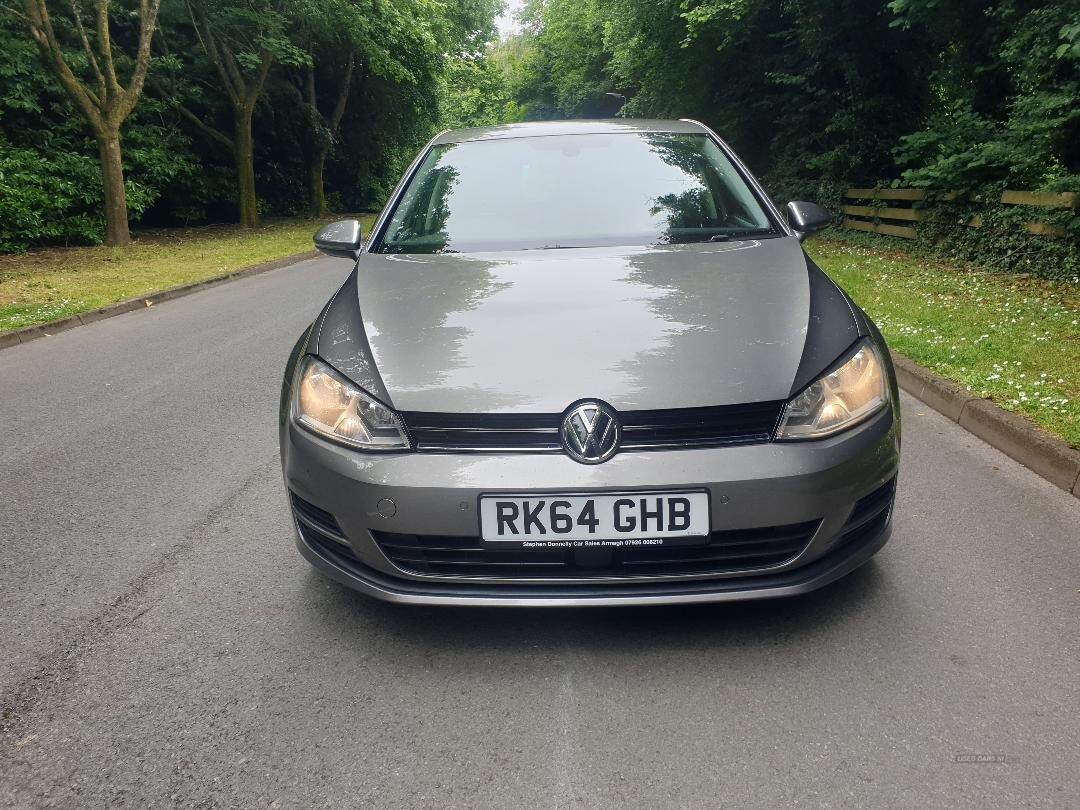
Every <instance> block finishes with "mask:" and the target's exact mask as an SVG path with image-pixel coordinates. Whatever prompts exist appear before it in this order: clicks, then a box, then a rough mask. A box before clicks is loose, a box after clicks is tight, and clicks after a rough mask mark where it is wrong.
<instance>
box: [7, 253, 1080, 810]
mask: <svg viewBox="0 0 1080 810" xmlns="http://www.w3.org/2000/svg"><path fill="white" fill-rule="evenodd" d="M347 272H348V265H347V263H345V262H341V261H334V260H313V261H307V262H303V263H301V264H299V265H295V266H294V267H292V268H288V269H285V270H279V271H275V272H272V273H268V274H266V275H262V276H257V277H252V278H247V279H243V280H240V281H237V282H235V283H232V284H228V285H225V286H222V287H217V288H215V289H211V290H207V291H204V292H201V293H198V294H195V295H191V296H189V297H187V298H183V299H181V300H177V301H173V302H168V303H165V304H161V305H159V306H155V307H153V308H152V309H150V310H148V311H141V312H136V313H131V314H127V315H123V316H120V317H117V318H112V319H110V320H106V321H102V322H100V323H97V324H94V325H91V326H87V327H83V328H78V329H74V330H72V331H69V332H65V333H61V334H58V335H56V336H54V337H51V338H47V339H42V340H38V341H35V342H32V343H29V344H27V345H24V346H19V347H15V348H12V349H7V350H4V351H2V352H0V424H2V426H3V440H2V442H0V541H2V543H3V563H2V567H0V704H2V710H0V711H2V714H0V805H12V806H20V807H22V806H28V807H29V806H51V805H59V806H92V807H100V806H105V805H113V806H133V807H143V806H147V805H179V806H184V807H191V806H218V805H220V806H237V807H258V806H266V805H272V806H283V807H288V806H298V805H300V806H306V805H335V806H358V805H372V806H381V807H392V808H397V807H412V806H424V807H440V808H441V807H465V806H475V807H574V806H582V807H598V806H639V807H649V808H655V807H713V806H718V805H725V804H730V805H771V806H775V805H778V804H781V803H782V804H795V803H798V804H800V805H809V806H819V805H831V806H844V805H846V806H851V805H856V806H884V805H892V806H909V807H910V806H943V805H959V806H970V807H982V806H1010V805H1025V804H1037V805H1040V806H1051V805H1056V806H1069V805H1072V806H1077V805H1080V742H1078V740H1080V714H1078V710H1080V500H1077V499H1076V498H1074V497H1072V496H1070V495H1068V494H1066V493H1064V492H1062V491H1060V490H1058V489H1056V488H1055V487H1053V486H1051V485H1050V484H1048V483H1046V482H1045V481H1043V480H1042V479H1040V478H1038V477H1037V476H1035V475H1034V474H1033V473H1031V472H1029V471H1027V470H1026V469H1024V468H1022V467H1020V466H1019V465H1017V464H1015V463H1014V462H1012V461H1011V460H1009V459H1008V458H1006V457H1005V456H1003V455H1001V454H1000V453H998V452H996V451H994V450H992V449H991V448H989V447H988V446H986V445H985V444H983V443H982V442H981V441H980V440H978V439H976V438H974V437H973V436H971V435H970V434H968V433H966V432H965V431H963V430H961V429H960V428H959V427H958V426H957V425H955V424H953V423H952V422H949V421H947V420H945V419H944V418H942V417H940V416H938V415H937V414H936V413H934V412H933V411H931V410H929V409H928V408H926V407H925V406H923V405H922V404H921V403H919V402H917V401H914V400H911V399H908V400H907V401H906V402H905V403H904V410H905V419H906V422H905V431H906V435H905V445H904V460H903V471H902V474H901V482H900V493H899V503H898V506H897V517H896V527H895V531H894V534H893V539H892V541H891V542H890V544H889V545H888V546H886V548H885V550H884V551H883V552H882V553H881V554H880V555H878V557H877V558H876V560H875V561H874V562H872V563H871V564H870V565H868V566H866V567H864V568H863V569H861V570H860V571H858V572H856V573H855V574H853V575H852V576H850V577H849V578H847V579H846V580H843V581H841V582H839V583H837V584H835V585H833V586H831V587H829V588H827V589H825V590H823V591H819V592H817V593H815V594H812V595H810V596H807V597H801V598H797V599H790V600H785V601H778V602H771V603H752V604H746V605H735V606H730V605H728V606H713V607H697V608H692V609H687V608H678V609H675V608H671V609H668V608H663V609H655V608H654V609H593V610H559V611H489V612H485V611H478V610H461V609H455V610H449V609H415V608H401V607H393V606H387V605H383V604H379V603H375V602H372V601H368V600H367V599H365V598H363V597H361V596H358V595H355V594H353V593H351V592H350V591H348V590H346V589H344V588H342V587H340V586H338V585H336V584H333V583H330V582H328V581H326V580H324V579H322V578H321V577H320V576H319V575H317V574H316V573H314V572H313V571H312V570H310V569H309V567H308V565H307V563H305V562H304V561H303V560H302V559H301V558H300V557H299V556H298V554H297V553H296V551H295V549H294V547H293V537H292V530H291V528H290V525H289V518H288V513H287V510H286V505H285V499H284V496H283V491H282V485H281V478H280V470H279V463H278V454H277V446H276V441H277V440H276V405H277V403H276V400H277V396H278V381H279V377H280V374H281V370H282V367H283V364H284V361H285V358H286V355H287V353H288V350H289V348H290V347H291V346H292V343H293V341H294V339H295V337H296V336H297V335H298V334H299V333H300V332H301V331H302V329H303V328H304V326H305V325H306V324H307V323H308V322H309V321H310V320H311V318H312V317H313V316H314V315H315V314H316V313H317V312H318V309H319V307H320V305H321V304H322V303H323V301H324V300H325V299H326V298H327V296H328V295H329V293H330V292H331V291H332V290H333V289H334V288H335V287H336V286H337V284H338V283H339V282H340V281H341V280H342V279H343V278H344V277H345V275H346V274H347ZM970 754H985V755H991V756H995V757H996V756H1004V757H1005V761H1004V762H987V763H967V762H957V761H956V760H957V757H958V756H962V755H970Z"/></svg>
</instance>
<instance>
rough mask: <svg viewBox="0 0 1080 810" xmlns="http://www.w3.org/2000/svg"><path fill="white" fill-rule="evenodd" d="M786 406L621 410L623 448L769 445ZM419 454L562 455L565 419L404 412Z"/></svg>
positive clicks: (759, 404) (538, 415)
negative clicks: (560, 453) (561, 433)
mask: <svg viewBox="0 0 1080 810" xmlns="http://www.w3.org/2000/svg"><path fill="white" fill-rule="evenodd" d="M782 407H783V402H755V403H751V404H748V405H720V406H716V407H708V408H672V409H668V410H656V411H623V412H621V413H620V414H619V422H620V424H621V425H622V430H623V436H622V444H621V447H622V448H624V449H636V450H666V449H687V448H694V447H721V446H724V445H730V444H750V443H754V442H767V441H769V439H770V438H771V436H772V431H773V428H774V427H775V426H776V422H777V420H778V419H779V418H780V410H781V408H782ZM402 417H403V418H404V420H405V425H406V429H407V430H408V432H409V435H410V436H411V437H412V440H413V442H414V444H415V446H416V449H417V450H420V451H425V450H426V451H429V452H453V451H471V452H490V453H493V452H516V453H554V452H559V451H561V450H562V444H561V442H560V440H559V426H560V425H561V424H562V419H563V415H562V414H542V413H533V414H502V413H490V414H456V413H421V412H415V411H414V412H411V413H404V414H402Z"/></svg>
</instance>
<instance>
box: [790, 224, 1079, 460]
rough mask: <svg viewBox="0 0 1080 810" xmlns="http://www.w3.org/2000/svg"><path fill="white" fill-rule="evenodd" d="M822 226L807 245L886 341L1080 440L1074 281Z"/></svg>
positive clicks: (1051, 429)
mask: <svg viewBox="0 0 1080 810" xmlns="http://www.w3.org/2000/svg"><path fill="white" fill-rule="evenodd" d="M875 242H876V243H875V244H874V245H873V246H870V245H869V244H868V243H867V241H866V240H858V239H854V240H849V239H844V238H839V237H833V236H829V235H828V234H826V235H824V236H821V237H818V238H816V239H812V240H810V241H808V242H807V244H806V248H807V252H808V253H809V254H810V255H811V256H812V257H813V258H814V260H815V261H816V262H817V263H818V265H820V266H821V268H822V269H823V270H825V272H827V273H828V274H829V275H830V276H832V278H833V279H834V280H835V281H836V282H837V283H838V284H840V285H841V286H842V287H843V288H844V289H845V290H847V292H848V294H850V295H851V297H852V298H854V299H855V301H856V302H857V303H858V304H859V306H861V307H862V308H863V309H865V310H866V312H867V313H868V314H869V315H870V317H872V318H873V319H874V321H875V323H877V325H878V327H879V328H880V329H881V331H882V334H884V335H885V339H886V340H887V341H888V342H889V345H890V346H891V347H892V348H894V349H896V350H898V351H900V352H902V353H904V354H906V355H907V356H908V357H910V358H911V359H912V360H914V361H915V362H916V363H919V364H920V365H923V366H925V367H927V368H929V369H932V370H933V371H934V372H936V373H937V374H940V375H941V376H942V377H946V378H948V379H950V380H953V381H955V382H958V383H960V384H961V385H963V386H965V387H966V388H968V389H970V390H971V391H972V392H974V393H975V394H976V395H978V396H981V397H986V398H988V399H991V400H993V401H994V402H995V403H997V404H998V405H1000V406H1001V407H1002V408H1004V409H1006V410H1009V411H1015V412H1017V413H1020V414H1023V415H1025V416H1027V417H1029V418H1030V419H1031V420H1032V421H1034V422H1035V423H1036V424H1037V425H1039V426H1040V427H1042V428H1044V429H1045V430H1047V431H1049V432H1050V433H1054V434H1056V435H1058V436H1060V437H1062V438H1063V439H1065V441H1066V442H1068V443H1069V444H1070V445H1072V446H1073V447H1080V287H1077V285H1075V284H1069V283H1055V282H1048V281H1041V280H1038V279H1033V278H1023V277H1019V276H1010V275H1005V274H1002V273H989V272H984V271H980V270H978V269H977V268H971V267H960V266H955V265H952V264H948V263H945V262H941V261H936V260H933V259H927V258H924V257H920V256H915V255H912V254H910V253H908V252H906V251H904V250H903V249H902V248H900V247H899V246H896V245H895V242H894V241H893V240H891V239H888V238H886V237H875Z"/></svg>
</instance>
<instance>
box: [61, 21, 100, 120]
mask: <svg viewBox="0 0 1080 810" xmlns="http://www.w3.org/2000/svg"><path fill="white" fill-rule="evenodd" d="M68 5H69V6H70V7H71V16H72V17H74V18H75V30H76V31H77V32H78V33H79V39H81V40H82V46H83V50H84V51H86V58H87V60H88V61H89V62H90V67H91V68H93V70H94V77H95V78H96V79H97V85H98V92H97V95H98V102H99V104H100V103H101V101H102V99H104V98H105V96H106V90H105V75H104V74H103V73H102V72H101V68H100V67H99V66H98V61H97V57H96V56H94V51H93V49H92V48H91V47H90V38H89V37H87V36H86V28H85V27H84V26H83V22H82V9H80V8H79V4H78V3H76V2H75V0H68Z"/></svg>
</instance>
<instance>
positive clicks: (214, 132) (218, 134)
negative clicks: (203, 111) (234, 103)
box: [176, 104, 236, 154]
mask: <svg viewBox="0 0 1080 810" xmlns="http://www.w3.org/2000/svg"><path fill="white" fill-rule="evenodd" d="M176 109H177V111H178V112H179V113H180V115H182V116H184V118H186V119H187V120H188V121H190V122H191V123H192V124H194V125H195V126H196V127H198V128H199V129H200V130H202V132H204V133H205V134H206V135H209V136H210V138H211V139H213V140H214V141H216V142H217V143H218V144H219V145H221V146H224V147H225V148H226V149H228V150H229V153H230V154H233V153H234V152H236V144H235V143H233V139H232V138H230V137H229V136H228V135H226V134H224V133H223V132H222V131H221V130H219V129H215V128H214V127H212V126H210V125H209V124H207V123H206V122H205V121H203V120H202V119H201V118H199V116H197V115H195V113H193V112H192V111H191V110H189V109H188V108H187V107H185V106H184V105H183V104H177V105H176Z"/></svg>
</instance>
